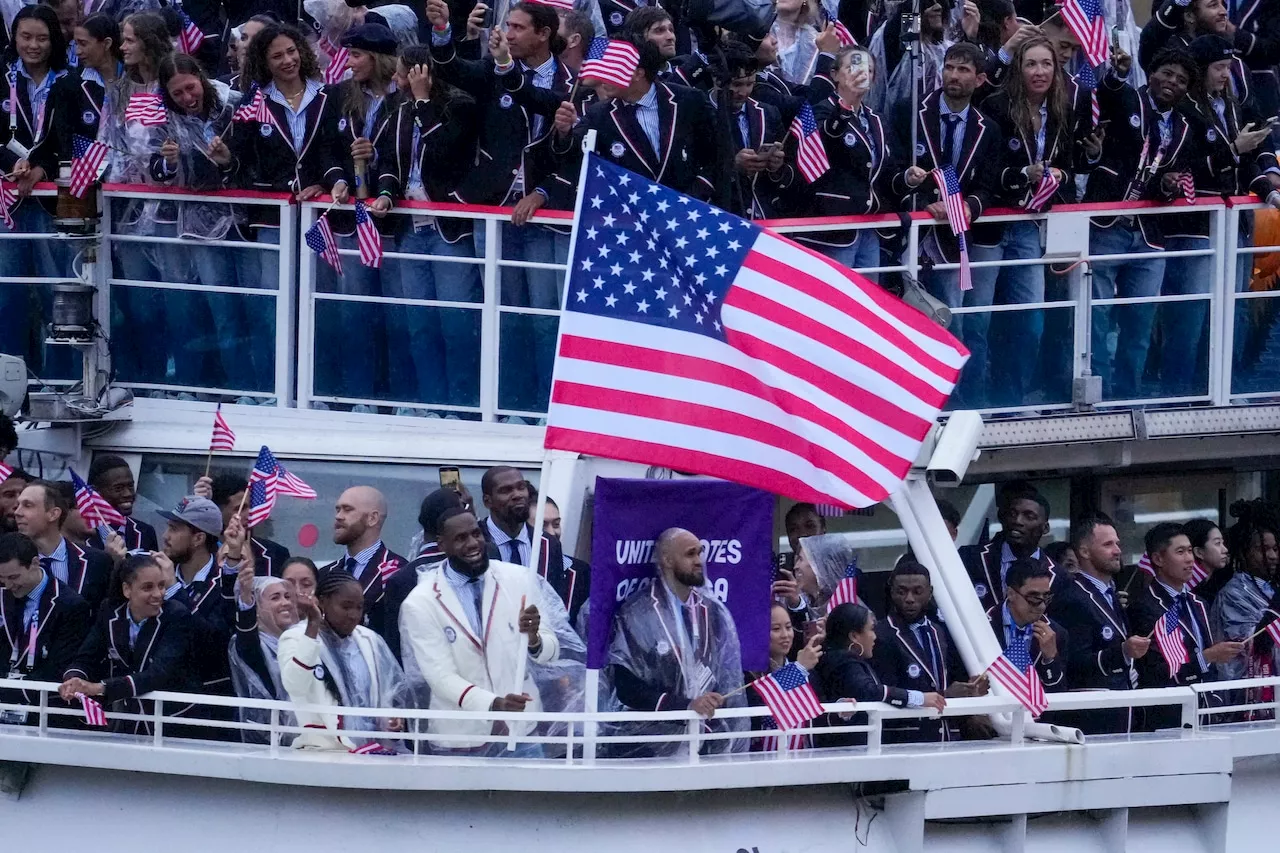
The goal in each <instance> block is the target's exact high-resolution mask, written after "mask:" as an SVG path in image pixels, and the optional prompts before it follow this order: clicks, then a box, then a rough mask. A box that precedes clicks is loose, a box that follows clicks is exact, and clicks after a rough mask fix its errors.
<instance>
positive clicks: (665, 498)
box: [587, 477, 774, 670]
mask: <svg viewBox="0 0 1280 853" xmlns="http://www.w3.org/2000/svg"><path fill="white" fill-rule="evenodd" d="M773 504H774V498H773V496H772V495H770V494H769V493H768V492H762V491H760V490H759V489H753V488H750V487H748V486H740V485H738V484H737V483H725V482H722V481H719V480H618V479H605V478H603V477H597V478H596V494H595V509H594V518H593V520H592V533H591V618H590V619H589V620H588V621H589V624H590V628H589V629H588V634H589V636H588V638H587V666H588V667H590V668H591V669H601V668H603V667H604V665H605V663H606V662H607V659H608V651H609V635H610V633H611V631H612V628H613V614H614V611H615V610H617V608H618V605H619V604H621V603H622V602H623V601H625V600H626V599H627V597H628V596H630V595H632V594H633V593H635V592H636V590H638V589H640V587H641V582H642V581H643V580H645V579H649V578H655V577H657V571H658V570H657V566H656V565H655V563H654V555H653V543H654V540H656V539H657V538H658V536H659V534H661V533H662V531H664V530H666V529H667V528H669V527H683V528H684V529H686V530H688V531H689V532H691V533H693V534H694V535H695V536H697V537H698V538H699V539H701V540H702V553H703V560H704V564H705V567H706V574H707V581H708V582H709V584H710V585H711V588H712V590H713V591H714V592H715V595H716V598H718V599H719V600H720V601H722V602H724V603H725V604H726V605H728V607H729V612H730V613H731V614H732V615H733V621H734V624H735V625H736V626H737V629H738V640H739V643H740V644H741V646H742V666H743V668H744V669H749V670H767V669H768V668H769V600H770V586H771V581H772V577H773V569H772V566H773V546H772V541H771V540H772V537H773Z"/></svg>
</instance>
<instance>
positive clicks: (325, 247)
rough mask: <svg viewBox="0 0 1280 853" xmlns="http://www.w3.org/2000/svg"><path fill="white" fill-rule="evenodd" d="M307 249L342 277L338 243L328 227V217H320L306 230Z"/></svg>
mask: <svg viewBox="0 0 1280 853" xmlns="http://www.w3.org/2000/svg"><path fill="white" fill-rule="evenodd" d="M306 241H307V248H309V249H310V250H311V251H313V252H315V253H316V254H317V255H319V256H320V257H322V258H324V260H325V263H327V264H328V265H329V266H331V267H333V268H334V270H335V271H336V272H337V273H338V275H342V255H340V254H338V241H337V240H336V239H335V238H334V236H333V229H332V228H330V227H329V217H327V216H321V217H320V218H319V219H317V220H316V221H315V224H314V225H312V226H311V227H310V228H308V229H307V233H306Z"/></svg>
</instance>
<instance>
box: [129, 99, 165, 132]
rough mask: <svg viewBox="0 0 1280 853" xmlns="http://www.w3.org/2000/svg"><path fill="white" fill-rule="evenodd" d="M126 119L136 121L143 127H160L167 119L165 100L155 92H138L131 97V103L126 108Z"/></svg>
mask: <svg viewBox="0 0 1280 853" xmlns="http://www.w3.org/2000/svg"><path fill="white" fill-rule="evenodd" d="M124 120H125V122H131V121H136V122H138V123H139V124H141V125H142V126H143V127H159V126H160V125H162V124H164V123H165V121H167V119H166V118H165V114H164V100H163V99H162V98H161V97H160V96H159V95H157V94H155V93H154V92H138V93H136V94H134V95H133V96H132V97H131V98H129V104H128V106H126V107H125V109H124Z"/></svg>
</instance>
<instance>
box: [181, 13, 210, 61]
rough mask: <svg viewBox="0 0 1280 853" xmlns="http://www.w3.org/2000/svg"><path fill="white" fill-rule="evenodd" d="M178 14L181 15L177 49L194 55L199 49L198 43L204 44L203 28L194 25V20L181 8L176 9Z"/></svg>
mask: <svg viewBox="0 0 1280 853" xmlns="http://www.w3.org/2000/svg"><path fill="white" fill-rule="evenodd" d="M178 14H179V15H181V16H182V32H181V33H179V34H178V49H179V50H180V51H181V52H182V53H186V54H189V55H191V56H194V55H195V53H196V51H197V50H199V49H200V45H202V44H204V30H202V29H200V27H198V26H196V22H195V21H193V20H191V16H189V15H188V14H187V13H186V12H184V11H183V10H182V9H181V8H179V9H178Z"/></svg>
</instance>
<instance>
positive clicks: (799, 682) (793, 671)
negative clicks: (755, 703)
mask: <svg viewBox="0 0 1280 853" xmlns="http://www.w3.org/2000/svg"><path fill="white" fill-rule="evenodd" d="M751 687H752V688H753V689H754V690H755V691H756V693H758V694H760V698H761V699H763V700H764V704H765V705H767V706H768V707H769V713H770V714H772V715H773V719H774V720H775V721H776V722H777V724H778V727H779V728H782V729H786V730H792V729H798V728H800V727H801V726H803V725H804V724H805V723H807V722H809V721H810V720H812V719H814V718H815V717H820V716H822V703H821V702H820V701H818V694H817V693H815V692H814V689H813V685H812V684H810V683H809V676H808V675H807V674H806V673H805V671H804V670H802V669H800V667H799V666H797V665H796V664H794V663H788V664H786V665H785V666H783V667H782V668H781V669H779V670H778V671H777V672H774V673H770V674H769V675H766V676H764V677H763V678H758V679H756V680H755V681H753V682H751Z"/></svg>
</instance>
